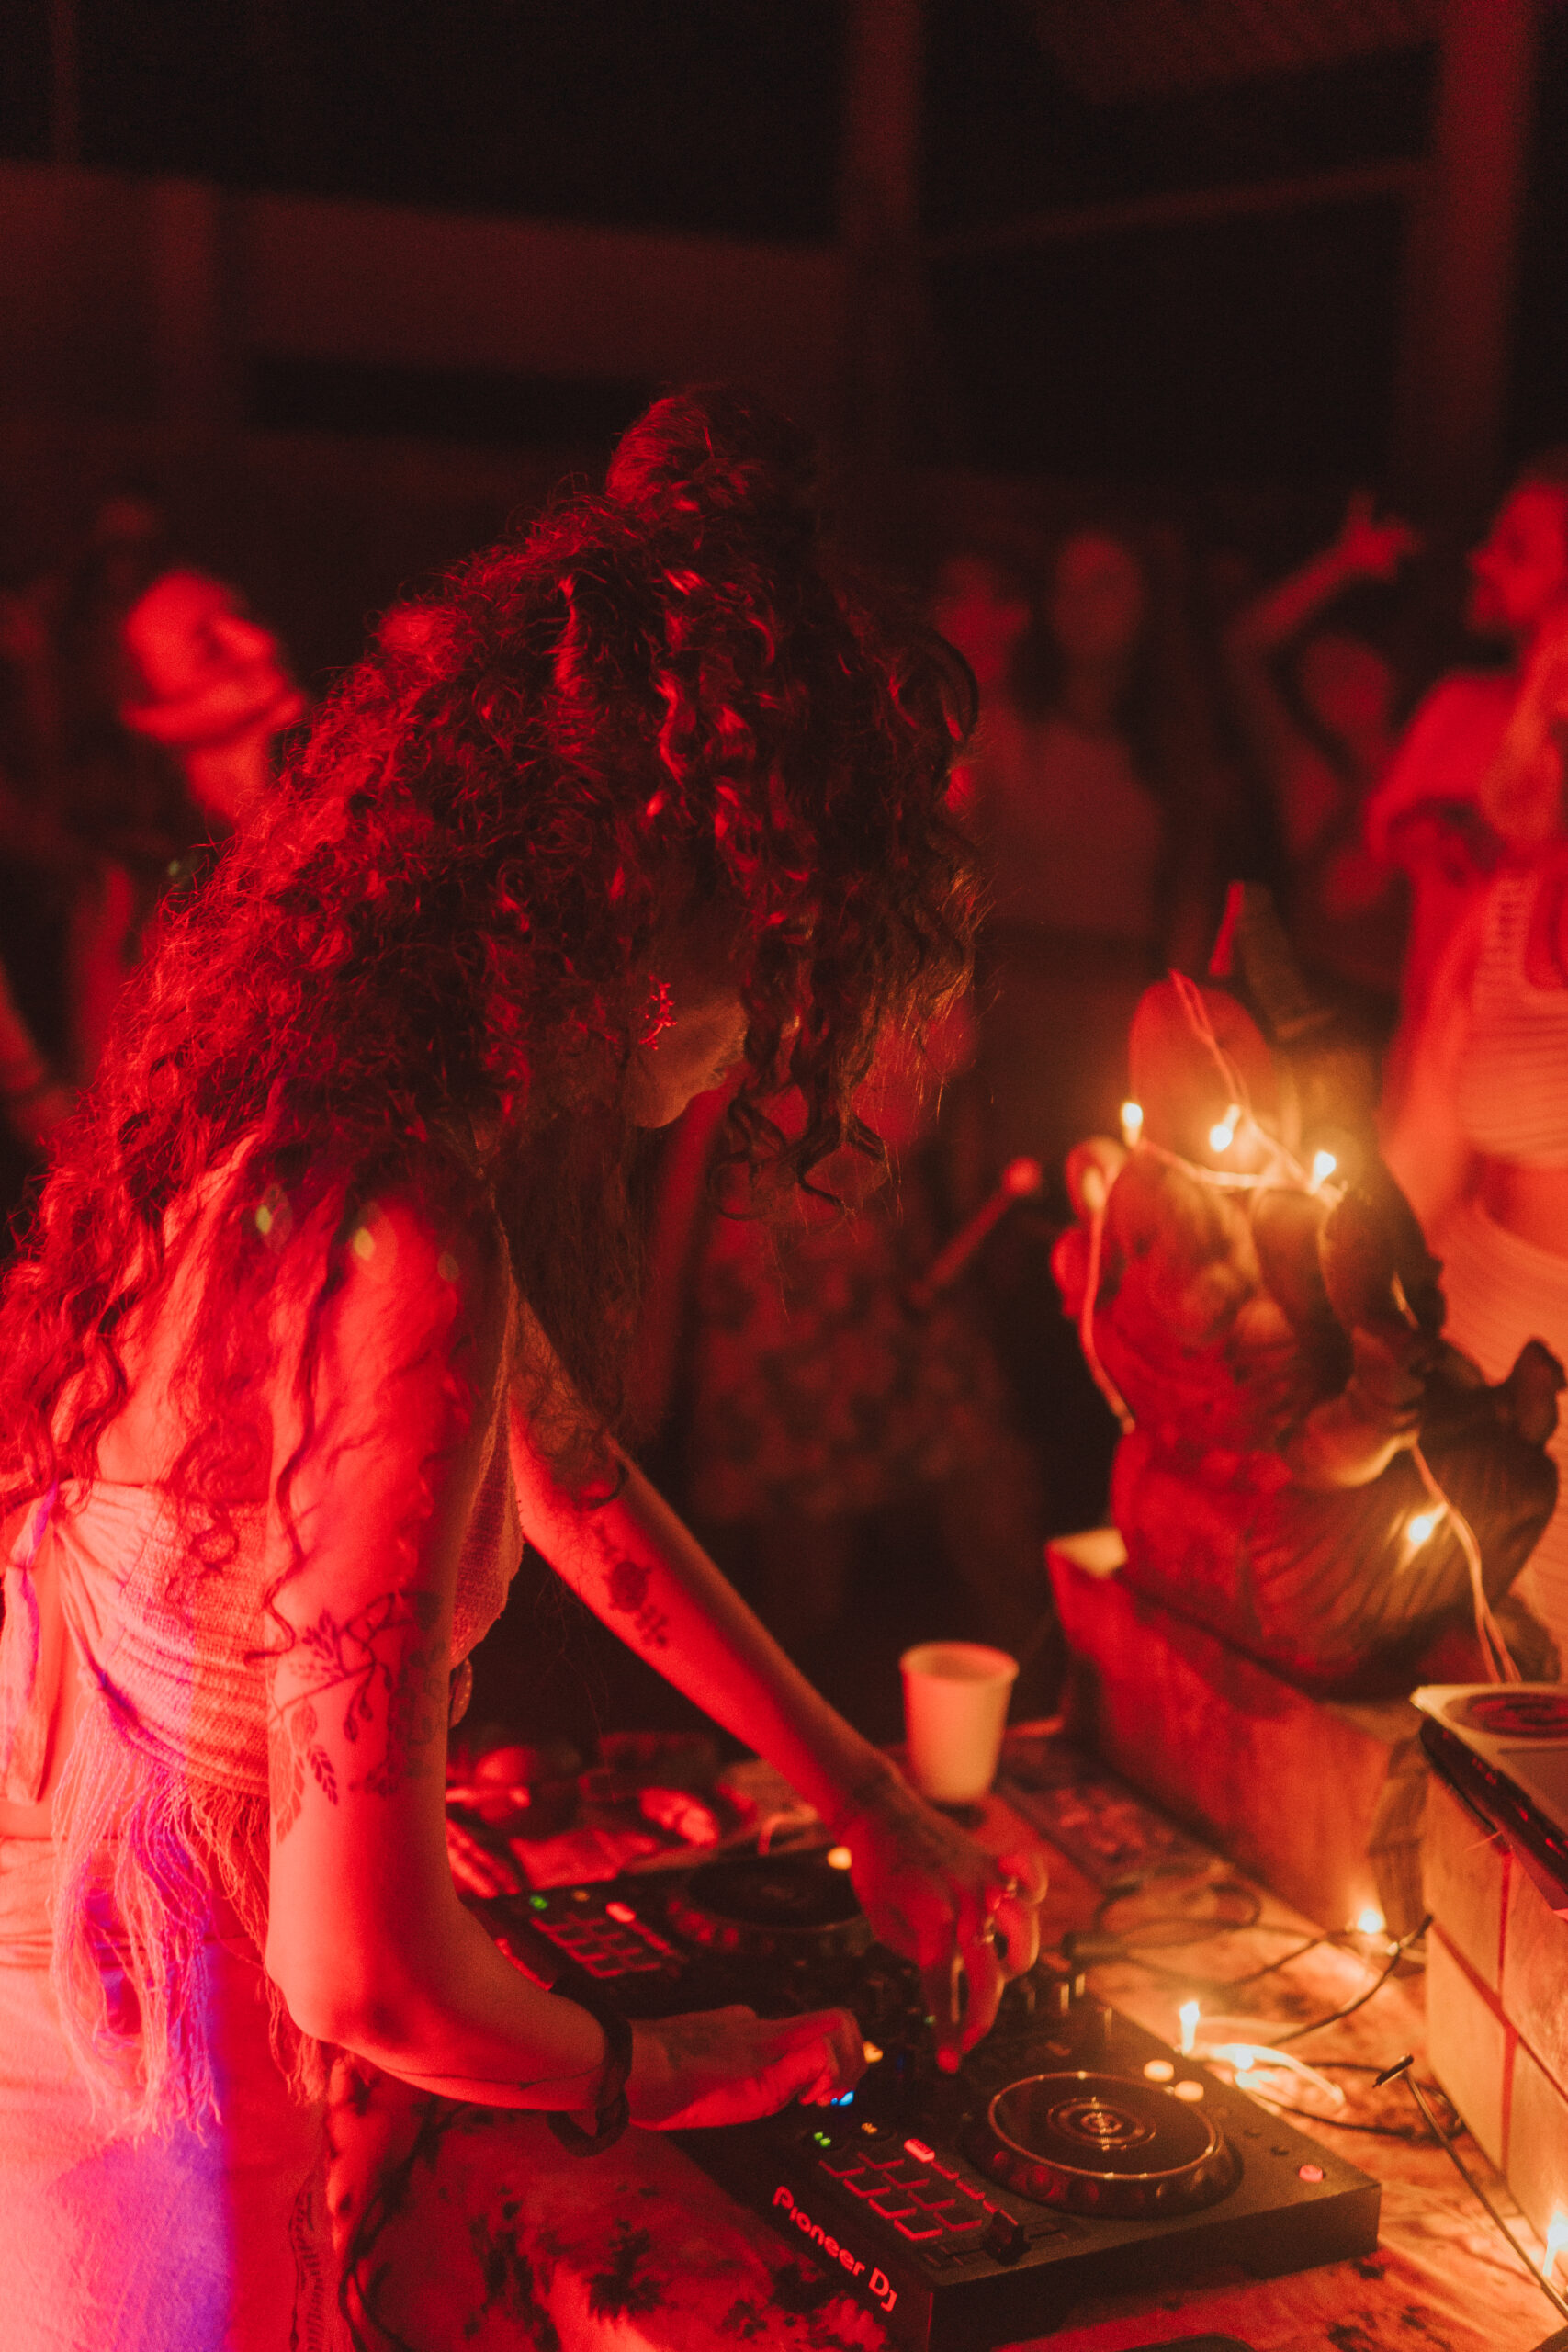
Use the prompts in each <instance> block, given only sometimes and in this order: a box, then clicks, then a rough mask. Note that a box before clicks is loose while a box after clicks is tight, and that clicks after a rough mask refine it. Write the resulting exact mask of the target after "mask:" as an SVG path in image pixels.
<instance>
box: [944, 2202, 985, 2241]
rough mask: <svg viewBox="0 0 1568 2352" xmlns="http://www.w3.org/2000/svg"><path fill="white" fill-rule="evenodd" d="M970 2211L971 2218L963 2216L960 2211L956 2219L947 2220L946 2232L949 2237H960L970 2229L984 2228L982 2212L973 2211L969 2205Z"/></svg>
mask: <svg viewBox="0 0 1568 2352" xmlns="http://www.w3.org/2000/svg"><path fill="white" fill-rule="evenodd" d="M970 2211H971V2213H972V2214H973V2218H972V2219H968V2218H965V2216H964V2214H963V2213H962V2212H961V2213H960V2214H959V2216H958V2218H957V2220H956V2221H950V2222H948V2224H947V2234H948V2236H949V2237H950V2238H961V2237H964V2236H965V2235H966V2234H967V2233H968V2232H969V2231H970V2230H983V2229H984V2228H985V2226H986V2217H985V2215H984V2213H975V2212H974V2209H973V2207H971V2209H970Z"/></svg>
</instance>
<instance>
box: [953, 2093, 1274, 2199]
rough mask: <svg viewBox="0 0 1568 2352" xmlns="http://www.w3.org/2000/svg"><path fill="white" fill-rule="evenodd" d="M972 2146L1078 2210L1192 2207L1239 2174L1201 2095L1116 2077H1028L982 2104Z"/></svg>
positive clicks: (1035, 2191)
mask: <svg viewBox="0 0 1568 2352" xmlns="http://www.w3.org/2000/svg"><path fill="white" fill-rule="evenodd" d="M968 2153H969V2154H970V2155H971V2156H972V2157H973V2158H974V2159H975V2161H976V2163H977V2164H979V2165H981V2166H982V2167H983V2168H984V2169H985V2170H986V2171H987V2172H988V2173H989V2174H990V2176H991V2177H992V2178H993V2179H994V2180H999V2181H1000V2182H1001V2183H1002V2185H1003V2186H1004V2188H1010V2189H1013V2190H1014V2191H1016V2193H1017V2194H1018V2195H1019V2196H1020V2197H1028V2198H1032V2199H1033V2201H1034V2202H1035V2203H1036V2204H1038V2205H1065V2206H1066V2207H1068V2208H1069V2209H1070V2210H1071V2211H1073V2212H1075V2213H1100V2214H1106V2215H1111V2214H1116V2215H1130V2214H1134V2215H1135V2214H1159V2213H1171V2214H1175V2213H1191V2212H1196V2211H1199V2209H1200V2208H1201V2207H1202V2206H1204V2205H1213V2204H1215V2203H1216V2202H1217V2201H1218V2200H1219V2199H1220V2198H1222V2197H1225V2196H1228V2195H1229V2193H1230V2191H1231V2190H1232V2189H1233V2188H1235V2184H1236V2181H1237V2179H1238V2177H1240V2166H1239V2165H1237V2163H1236V2160H1235V2156H1234V2154H1232V2152H1231V2149H1230V2146H1229V2143H1227V2142H1226V2140H1225V2138H1224V2134H1223V2132H1222V2131H1220V2129H1219V2126H1218V2125H1217V2124H1216V2123H1215V2122H1214V2120H1213V2117H1212V2116H1210V2115H1207V2114H1205V2113H1204V2111H1203V2109H1202V2106H1201V2103H1200V2102H1197V2101H1194V2102H1192V2103H1190V2104H1189V2103H1188V2102H1186V2101H1184V2100H1181V2099H1179V2098H1176V2097H1175V2096H1174V2095H1173V2093H1171V2092H1170V2091H1168V2090H1162V2089H1161V2088H1159V2086H1157V2085H1156V2084H1153V2083H1140V2082H1129V2081H1127V2080H1126V2079H1125V2078H1124V2077H1123V2076H1122V2075H1088V2074H1071V2075H1025V2076H1024V2078H1023V2080H1022V2081H1021V2082H1017V2083H1010V2084H1009V2085H1008V2086H1007V2088H1006V2089H1005V2090H1000V2091H998V2093H997V2095H996V2097H995V2098H993V2099H992V2100H991V2102H990V2105H989V2106H988V2107H987V2109H986V2120H985V2123H984V2125H982V2126H981V2127H979V2129H978V2130H977V2131H976V2134H975V2136H974V2139H973V2141H972V2143H971V2145H970V2147H969V2150H968Z"/></svg>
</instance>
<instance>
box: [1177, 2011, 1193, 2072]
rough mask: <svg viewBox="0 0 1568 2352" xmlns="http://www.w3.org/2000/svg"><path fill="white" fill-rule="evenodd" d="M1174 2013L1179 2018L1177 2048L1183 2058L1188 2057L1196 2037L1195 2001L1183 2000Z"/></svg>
mask: <svg viewBox="0 0 1568 2352" xmlns="http://www.w3.org/2000/svg"><path fill="white" fill-rule="evenodd" d="M1176 2014H1177V2016H1178V2017H1179V2018H1180V2019H1181V2040H1180V2041H1179V2042H1178V2044H1177V2048H1178V2049H1179V2051H1180V2052H1181V2054H1182V2056H1183V2057H1184V2058H1190V2056H1191V2054H1192V2044H1193V2043H1194V2042H1195V2041H1197V2039H1198V2004H1197V2002H1196V2001H1183V2002H1182V2004H1181V2007H1179V2009H1178V2010H1177V2012H1176Z"/></svg>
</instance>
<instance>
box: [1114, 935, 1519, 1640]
mask: <svg viewBox="0 0 1568 2352" xmlns="http://www.w3.org/2000/svg"><path fill="white" fill-rule="evenodd" d="M1170 978H1171V980H1172V983H1173V985H1174V987H1175V990H1176V995H1177V1000H1178V1001H1179V1004H1180V1006H1181V1008H1182V1011H1183V1012H1184V1014H1185V1016H1186V1019H1187V1023H1188V1025H1189V1027H1190V1030H1191V1032H1192V1035H1193V1036H1194V1037H1195V1038H1196V1040H1197V1042H1198V1044H1199V1045H1200V1046H1201V1047H1202V1049H1203V1051H1204V1052H1205V1054H1207V1055H1208V1057H1210V1059H1211V1060H1212V1061H1213V1064H1214V1067H1215V1069H1216V1070H1217V1071H1218V1073H1219V1077H1220V1080H1221V1083H1222V1086H1223V1088H1224V1104H1225V1107H1224V1111H1223V1113H1222V1114H1221V1115H1220V1117H1219V1118H1218V1119H1216V1120H1215V1121H1214V1122H1213V1125H1212V1126H1211V1127H1210V1129H1209V1138H1208V1140H1209V1148H1210V1150H1211V1151H1212V1152H1213V1153H1214V1155H1215V1157H1216V1158H1222V1157H1224V1155H1225V1154H1227V1153H1229V1152H1232V1151H1234V1150H1235V1149H1236V1148H1238V1146H1240V1147H1243V1148H1245V1149H1246V1150H1247V1156H1248V1157H1249V1158H1251V1159H1255V1160H1256V1161H1257V1162H1258V1165H1256V1166H1254V1167H1250V1168H1231V1169H1226V1168H1209V1167H1205V1166H1204V1165H1203V1164H1202V1163H1201V1161H1198V1160H1194V1159H1188V1158H1186V1157H1185V1156H1184V1155H1183V1154H1182V1153H1180V1152H1176V1151H1171V1150H1168V1148H1166V1147H1165V1146H1164V1145H1161V1144H1156V1143H1154V1142H1152V1141H1151V1140H1150V1139H1149V1137H1147V1136H1145V1133H1144V1112H1143V1106H1142V1104H1141V1103H1136V1102H1133V1101H1129V1102H1126V1103H1123V1104H1122V1142H1123V1144H1124V1145H1125V1147H1126V1148H1127V1150H1128V1151H1129V1152H1146V1153H1149V1154H1151V1155H1153V1156H1154V1157H1155V1158H1156V1159H1163V1160H1165V1161H1166V1162H1168V1164H1169V1165H1171V1166H1173V1167H1177V1168H1179V1169H1180V1170H1182V1171H1183V1172H1184V1173H1185V1174H1186V1175H1188V1176H1190V1177H1191V1178H1193V1179H1194V1180H1195V1181H1197V1182H1200V1183H1204V1184H1208V1185H1211V1186H1213V1188H1214V1189H1215V1190H1217V1191H1221V1192H1232V1193H1235V1192H1254V1193H1255V1192H1262V1191H1267V1190H1269V1189H1270V1188H1275V1189H1279V1188H1286V1189H1290V1190H1292V1191H1298V1192H1306V1193H1311V1194H1313V1195H1314V1197H1320V1198H1323V1199H1325V1200H1326V1201H1327V1202H1328V1203H1329V1204H1335V1203H1337V1201H1338V1200H1340V1199H1342V1198H1343V1197H1344V1193H1345V1191H1346V1189H1347V1188H1346V1185H1345V1182H1344V1180H1343V1178H1342V1177H1341V1174H1340V1169H1339V1162H1338V1159H1337V1156H1336V1154H1335V1153H1333V1152H1332V1151H1329V1150H1327V1149H1326V1148H1321V1149H1319V1150H1316V1151H1314V1154H1313V1156H1312V1159H1311V1162H1310V1164H1303V1162H1302V1161H1301V1160H1300V1159H1297V1157H1296V1155H1295V1154H1294V1153H1293V1152H1292V1151H1291V1150H1290V1149H1289V1148H1288V1147H1287V1146H1286V1145H1285V1144H1284V1143H1282V1142H1281V1141H1280V1138H1279V1136H1276V1135H1274V1134H1272V1133H1271V1132H1270V1131H1269V1128H1268V1127H1266V1126H1265V1125H1263V1123H1262V1121H1261V1120H1259V1119H1258V1117H1257V1116H1256V1114H1255V1113H1254V1111H1253V1108H1252V1102H1251V1097H1250V1094H1249V1091H1248V1089H1247V1080H1246V1079H1245V1077H1244V1076H1243V1074H1242V1072H1241V1070H1240V1069H1239V1068H1238V1067H1237V1065H1236V1063H1235V1058H1234V1057H1233V1056H1231V1055H1230V1054H1228V1053H1227V1052H1226V1051H1225V1049H1224V1046H1223V1045H1222V1044H1221V1043H1220V1040H1219V1038H1218V1036H1217V1035H1215V1032H1214V1025H1213V1021H1212V1020H1211V1019H1210V1017H1209V1010H1208V1007H1207V1006H1206V1005H1205V1003H1204V1002H1203V999H1202V995H1201V991H1200V989H1198V988H1197V987H1196V985H1195V984H1194V983H1193V981H1191V980H1190V979H1189V978H1188V977H1187V975H1186V974H1185V973H1184V972H1172V974H1171V976H1170ZM1078 1191H1079V1195H1080V1198H1081V1200H1082V1202H1083V1204H1084V1207H1085V1208H1086V1209H1087V1210H1088V1212H1089V1219H1088V1226H1089V1233H1088V1242H1089V1247H1088V1258H1087V1263H1086V1266H1085V1280H1084V1295H1083V1304H1082V1306H1081V1307H1080V1309H1079V1313H1078V1340H1079V1344H1080V1345H1081V1347H1082V1349H1083V1355H1084V1362H1085V1363H1087V1364H1088V1366H1089V1372H1090V1374H1091V1375H1092V1377H1093V1379H1094V1382H1095V1385H1096V1386H1097V1387H1098V1388H1099V1390H1100V1395H1101V1396H1102V1397H1104V1398H1105V1401H1106V1403H1107V1405H1108V1406H1109V1407H1110V1408H1111V1412H1112V1413H1113V1415H1114V1416H1115V1418H1116V1420H1117V1422H1118V1424H1119V1425H1120V1427H1121V1429H1122V1433H1123V1435H1127V1434H1129V1433H1130V1432H1131V1431H1132V1430H1133V1429H1134V1426H1135V1418H1134V1413H1133V1410H1132V1408H1131V1407H1130V1406H1129V1405H1128V1403H1127V1400H1126V1398H1125V1397H1123V1395H1122V1391H1121V1389H1120V1387H1119V1386H1118V1385H1117V1383H1116V1381H1115V1379H1114V1378H1113V1377H1112V1375H1111V1372H1110V1371H1109V1369H1108V1368H1107V1366H1106V1363H1105V1362H1104V1359H1103V1357H1102V1356H1101V1355H1100V1348H1099V1345H1098V1342H1097V1340H1096V1337H1095V1328H1094V1325H1095V1313H1096V1309H1097V1307H1098V1305H1099V1300H1100V1273H1101V1270H1102V1267H1103V1263H1104V1250H1105V1219H1106V1215H1107V1212H1108V1210H1109V1207H1110V1201H1111V1184H1110V1182H1108V1180H1107V1177H1106V1173H1105V1170H1103V1169H1102V1168H1100V1167H1099V1166H1097V1165H1092V1164H1091V1165H1090V1166H1089V1167H1088V1168H1086V1169H1085V1170H1083V1171H1082V1173H1081V1175H1080V1177H1079V1181H1078ZM1393 1300H1394V1304H1395V1306H1396V1307H1397V1308H1398V1310H1399V1312H1400V1313H1401V1314H1402V1315H1403V1316H1404V1318H1405V1319H1406V1321H1407V1322H1408V1323H1409V1325H1410V1327H1411V1329H1413V1330H1414V1329H1418V1328H1419V1327H1418V1325H1417V1323H1416V1316H1415V1314H1414V1312H1413V1311H1412V1309H1411V1306H1410V1304H1409V1301H1408V1300H1407V1299H1406V1298H1405V1296H1404V1291H1403V1289H1402V1288H1401V1286H1400V1283H1399V1281H1398V1278H1397V1276H1396V1277H1395V1278H1394V1282H1393ZM1410 1458H1411V1461H1412V1463H1413V1464H1414V1466H1415V1469H1416V1476H1418V1477H1419V1479H1420V1481H1421V1484H1422V1487H1424V1489H1425V1491H1426V1495H1427V1502H1426V1504H1425V1506H1424V1507H1423V1508H1422V1509H1420V1510H1414V1511H1411V1512H1408V1513H1407V1514H1406V1515H1405V1518H1404V1546H1405V1555H1406V1556H1407V1557H1408V1556H1409V1555H1410V1554H1411V1553H1413V1552H1416V1551H1418V1550H1419V1549H1420V1548H1421V1546H1422V1545H1423V1544H1429V1543H1430V1542H1431V1541H1432V1539H1433V1537H1434V1536H1435V1535H1436V1534H1437V1533H1438V1530H1439V1529H1440V1528H1446V1529H1447V1531H1448V1532H1450V1534H1451V1535H1452V1536H1453V1538H1454V1541H1455V1542H1456V1543H1457V1544H1458V1545H1459V1548H1460V1554H1461V1557H1462V1559H1463V1561H1464V1564H1465V1570H1466V1574H1467V1577H1468V1578H1469V1583H1470V1598H1471V1608H1472V1614H1473V1616H1474V1620H1475V1632H1476V1638H1477V1640H1478V1642H1479V1644H1480V1645H1481V1655H1482V1658H1483V1663H1484V1665H1485V1668H1486V1672H1487V1676H1488V1678H1489V1679H1490V1680H1492V1681H1494V1682H1517V1681H1518V1680H1519V1679H1520V1678H1519V1669H1518V1668H1517V1665H1516V1664H1515V1662H1514V1658H1513V1656H1512V1653H1511V1652H1510V1650H1509V1648H1508V1645H1507V1643H1506V1640H1505V1639H1504V1636H1503V1631H1502V1628H1501V1627H1500V1625H1499V1624H1498V1623H1497V1620H1496V1618H1495V1615H1494V1613H1493V1610H1492V1605H1491V1603H1490V1601H1489V1600H1487V1597H1486V1586H1485V1580H1484V1575H1483V1562H1482V1556H1481V1546H1480V1544H1479V1543H1478V1542H1477V1540H1476V1535H1475V1531H1474V1529H1473V1528H1472V1525H1471V1523H1470V1521H1469V1520H1468V1519H1467V1518H1466V1517H1465V1514H1464V1513H1463V1511H1461V1510H1460V1508H1459V1506H1458V1504H1457V1503H1455V1502H1454V1500H1453V1498H1452V1497H1451V1496H1450V1494H1449V1493H1448V1492H1447V1491H1446V1489H1445V1488H1444V1487H1443V1485H1442V1482H1441V1480H1440V1479H1439V1478H1438V1476H1437V1473H1436V1472H1435V1471H1434V1470H1433V1468H1432V1465H1431V1463H1430V1462H1429V1461H1428V1459H1427V1454H1426V1453H1425V1452H1424V1450H1423V1448H1422V1446H1421V1443H1420V1442H1419V1440H1417V1441H1416V1443H1415V1444H1414V1445H1413V1446H1412V1447H1411V1448H1410Z"/></svg>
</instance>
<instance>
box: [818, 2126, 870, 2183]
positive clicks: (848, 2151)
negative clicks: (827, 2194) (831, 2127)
mask: <svg viewBox="0 0 1568 2352" xmlns="http://www.w3.org/2000/svg"><path fill="white" fill-rule="evenodd" d="M811 2136H812V2138H813V2139H815V2140H821V2141H824V2142H826V2141H827V2138H828V2135H827V2133H826V2132H825V2131H814V2132H813V2133H812V2135H811ZM817 2161H818V2164H819V2165H821V2167H822V2169H823V2171H824V2172H827V2173H831V2174H832V2176H833V2178H834V2179H835V2180H848V2178H849V2177H850V2175H851V2174H852V2173H853V2174H854V2175H855V2176H856V2177H857V2178H858V2177H859V2176H860V2174H861V2172H862V2171H863V2165H862V2164H861V2160H860V2151H859V2149H858V2148H840V2150H839V2151H838V2153H837V2154H834V2155H827V2156H819V2157H818V2160H817Z"/></svg>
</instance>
